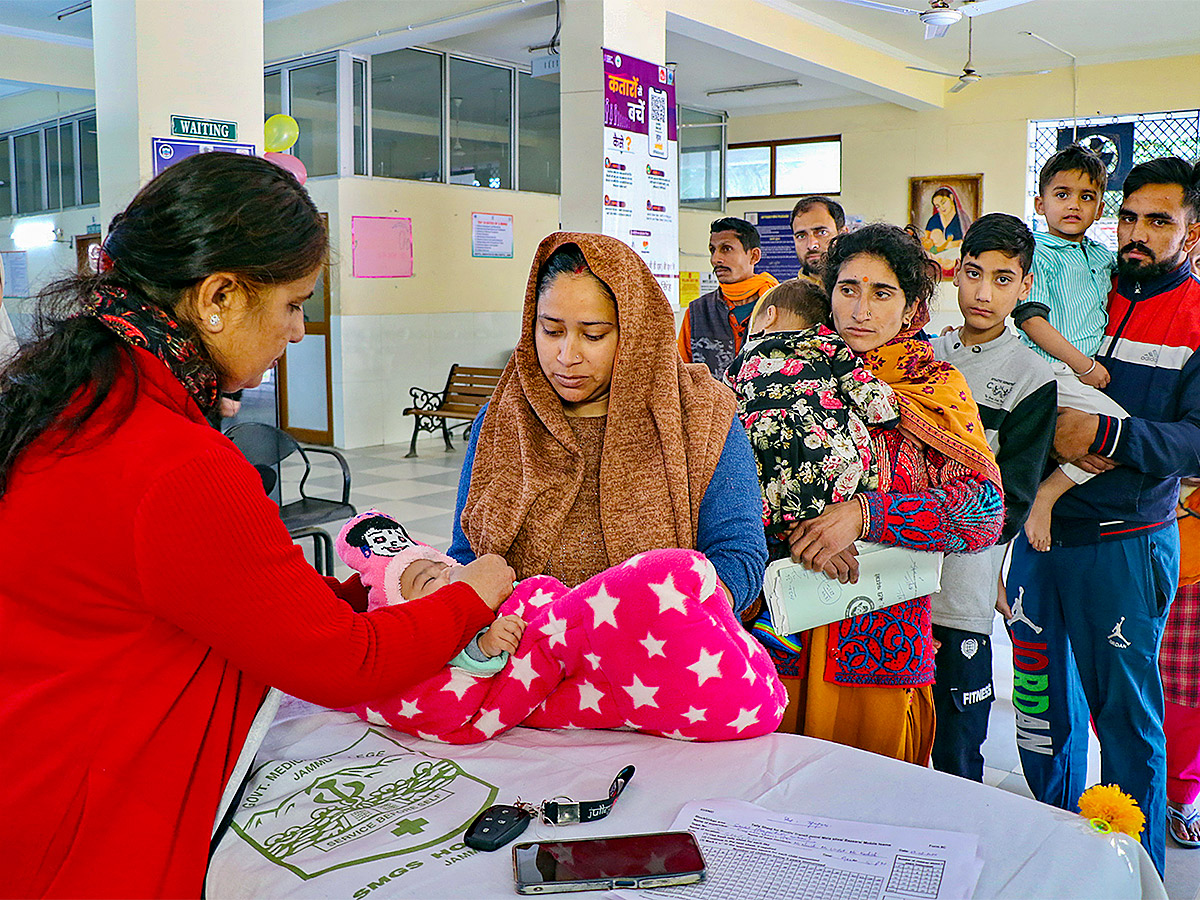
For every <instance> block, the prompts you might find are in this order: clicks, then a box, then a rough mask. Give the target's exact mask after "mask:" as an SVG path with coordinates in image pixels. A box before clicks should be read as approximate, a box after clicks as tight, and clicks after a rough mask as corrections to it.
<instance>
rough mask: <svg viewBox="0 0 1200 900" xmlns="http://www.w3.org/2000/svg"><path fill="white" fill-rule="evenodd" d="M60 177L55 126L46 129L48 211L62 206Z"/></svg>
mask: <svg viewBox="0 0 1200 900" xmlns="http://www.w3.org/2000/svg"><path fill="white" fill-rule="evenodd" d="M60 182H61V179H60V178H59V177H58V129H57V128H55V127H54V126H53V125H51V126H50V127H48V128H47V129H46V195H47V197H48V200H47V204H46V209H58V208H60V207H61V206H62V201H61V200H60V197H59V184H60Z"/></svg>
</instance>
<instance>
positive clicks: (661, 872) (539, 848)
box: [513, 831, 704, 894]
mask: <svg viewBox="0 0 1200 900" xmlns="http://www.w3.org/2000/svg"><path fill="white" fill-rule="evenodd" d="M513 878H514V879H515V881H516V883H517V893H519V894H556V893H560V892H562V891H601V890H614V889H616V888H651V887H666V886H668V885H674V884H692V883H693V882H697V881H703V880H704V857H703V856H702V855H701V853H700V846H699V845H698V844H697V843H696V839H695V837H693V836H692V835H691V833H689V832H687V831H660V832H656V833H653V834H629V835H620V836H616V837H600V838H581V839H578V840H573V841H532V842H529V843H524V844H517V845H516V846H515V847H513Z"/></svg>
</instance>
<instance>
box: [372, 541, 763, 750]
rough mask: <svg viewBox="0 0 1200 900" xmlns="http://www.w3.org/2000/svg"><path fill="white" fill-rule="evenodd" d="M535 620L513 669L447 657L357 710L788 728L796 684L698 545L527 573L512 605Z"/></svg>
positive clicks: (413, 716)
mask: <svg viewBox="0 0 1200 900" xmlns="http://www.w3.org/2000/svg"><path fill="white" fill-rule="evenodd" d="M509 613H517V614H518V615H520V616H521V617H522V618H523V619H525V621H526V623H527V627H526V629H525V634H524V636H523V637H522V638H521V644H520V646H519V647H518V649H517V652H516V653H515V654H513V656H512V657H511V658H510V659H509V661H508V664H507V665H506V666H505V667H504V669H502V670H501V671H500V672H498V673H496V674H495V675H491V676H482V675H472V674H470V673H468V672H465V671H463V670H461V669H457V668H452V667H447V668H446V669H445V670H444V671H442V672H439V673H438V674H437V675H434V676H433V677H431V678H429V679H426V680H425V681H424V682H422V683H421V684H419V685H417V686H416V687H414V688H412V689H411V690H409V691H405V692H404V693H403V694H400V695H398V696H395V697H390V698H387V699H385V700H381V701H378V702H375V703H369V704H359V705H357V706H353V707H350V709H351V710H352V711H353V712H355V713H356V714H357V715H359V716H360V717H361V718H363V719H365V720H366V721H368V722H371V723H373V724H376V725H389V726H391V727H392V728H394V729H396V730H397V731H402V732H405V733H407V734H412V735H416V736H417V737H421V738H425V739H427V740H432V741H442V742H445V743H450V744H471V743H477V742H479V741H484V740H487V739H488V738H492V737H495V736H496V735H498V734H500V733H501V732H503V731H505V730H507V729H509V728H512V727H513V726H514V725H530V726H533V727H535V728H626V729H632V730H635V731H641V732H644V733H646V734H656V735H661V736H663V737H669V738H676V739H678V740H692V741H724V740H734V739H738V738H749V737H757V736H758V735H762V734H767V733H769V732H772V731H774V730H775V728H776V727H777V726H778V725H779V721H780V719H781V717H782V716H783V709H784V706H785V704H786V702H787V696H786V694H785V692H784V688H783V685H782V684H781V683H780V681H779V678H778V676H777V675H776V673H775V666H774V665H773V664H772V662H771V659H770V657H769V656H768V655H767V653H766V651H765V650H764V649H763V648H762V646H760V645H759V644H758V642H757V641H755V640H754V639H753V638H752V637H750V635H749V634H747V633H746V631H745V630H744V629H743V628H742V626H741V623H740V622H739V621H738V620H737V618H736V617H735V616H734V614H733V611H732V610H731V609H730V607H729V601H728V600H727V599H726V598H725V594H724V592H723V591H722V590H721V588H720V586H719V585H718V582H717V573H716V570H715V569H714V568H713V565H712V563H711V562H709V561H708V560H707V559H706V558H705V557H704V555H703V554H700V553H697V552H696V551H694V550H651V551H649V552H647V553H642V554H640V555H638V556H635V557H632V558H631V559H629V560H627V561H626V562H624V563H622V564H620V565H619V566H614V567H613V568H611V569H608V570H606V571H604V572H601V573H600V574H599V575H596V576H595V577H594V578H591V579H589V580H588V581H586V582H584V583H583V584H581V585H580V586H579V587H577V588H568V587H567V586H566V585H564V584H563V583H562V582H560V581H558V580H557V579H554V578H550V577H549V576H545V575H538V576H534V577H532V578H527V579H525V580H524V581H522V582H520V583H519V584H518V585H517V587H516V588H515V589H514V590H513V593H512V596H510V597H509V598H508V599H507V600H506V601H505V602H504V604H503V605H502V606H501V607H500V610H499V614H500V615H507V614H509Z"/></svg>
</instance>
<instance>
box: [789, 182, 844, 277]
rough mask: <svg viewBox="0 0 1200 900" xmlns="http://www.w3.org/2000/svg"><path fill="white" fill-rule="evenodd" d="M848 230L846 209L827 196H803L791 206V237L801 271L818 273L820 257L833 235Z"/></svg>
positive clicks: (815, 274)
mask: <svg viewBox="0 0 1200 900" xmlns="http://www.w3.org/2000/svg"><path fill="white" fill-rule="evenodd" d="M845 230H846V211H845V210H844V209H842V205H841V204H840V203H838V202H837V201H836V200H830V199H829V198H828V197H818V196H812V197H801V198H800V199H799V200H797V201H796V205H795V206H794V207H792V238H793V240H795V242H796V257H797V258H798V259H799V260H800V274H801V275H807V276H809V277H810V278H816V277H818V275H819V273H820V271H821V259H822V258H823V257H824V256H825V250H826V249H827V248H828V247H829V242H830V241H832V240H833V238H834V235H837V234H840V233H841V232H843V231H845Z"/></svg>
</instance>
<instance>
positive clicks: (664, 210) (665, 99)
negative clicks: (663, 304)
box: [601, 50, 679, 306]
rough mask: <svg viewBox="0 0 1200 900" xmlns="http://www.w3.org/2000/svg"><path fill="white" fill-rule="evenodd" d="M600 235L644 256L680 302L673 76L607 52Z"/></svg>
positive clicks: (665, 290) (674, 302)
mask: <svg viewBox="0 0 1200 900" xmlns="http://www.w3.org/2000/svg"><path fill="white" fill-rule="evenodd" d="M603 52H604V214H603V217H602V220H601V221H602V229H603V231H604V233H605V234H607V235H611V236H612V237H615V238H619V239H620V240H622V241H624V242H625V243H627V244H628V245H629V246H630V247H632V248H633V249H634V250H635V251H637V253H638V254H639V255H640V256H641V257H642V259H643V260H645V262H646V265H647V266H648V267H649V269H650V271H651V272H653V273H654V277H655V278H656V279H658V283H659V286H660V287H661V288H662V290H663V293H664V294H666V295H667V299H668V300H669V301H670V302H671V305H672V306H678V305H679V175H678V168H679V157H678V154H677V140H678V138H677V131H676V122H675V73H674V72H672V71H670V70H669V69H668V68H667V67H666V66H660V65H656V64H655V63H649V62H646V61H645V60H641V59H635V58H634V57H631V56H626V55H624V54H623V53H618V52H616V51H615V50H604V51H603Z"/></svg>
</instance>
